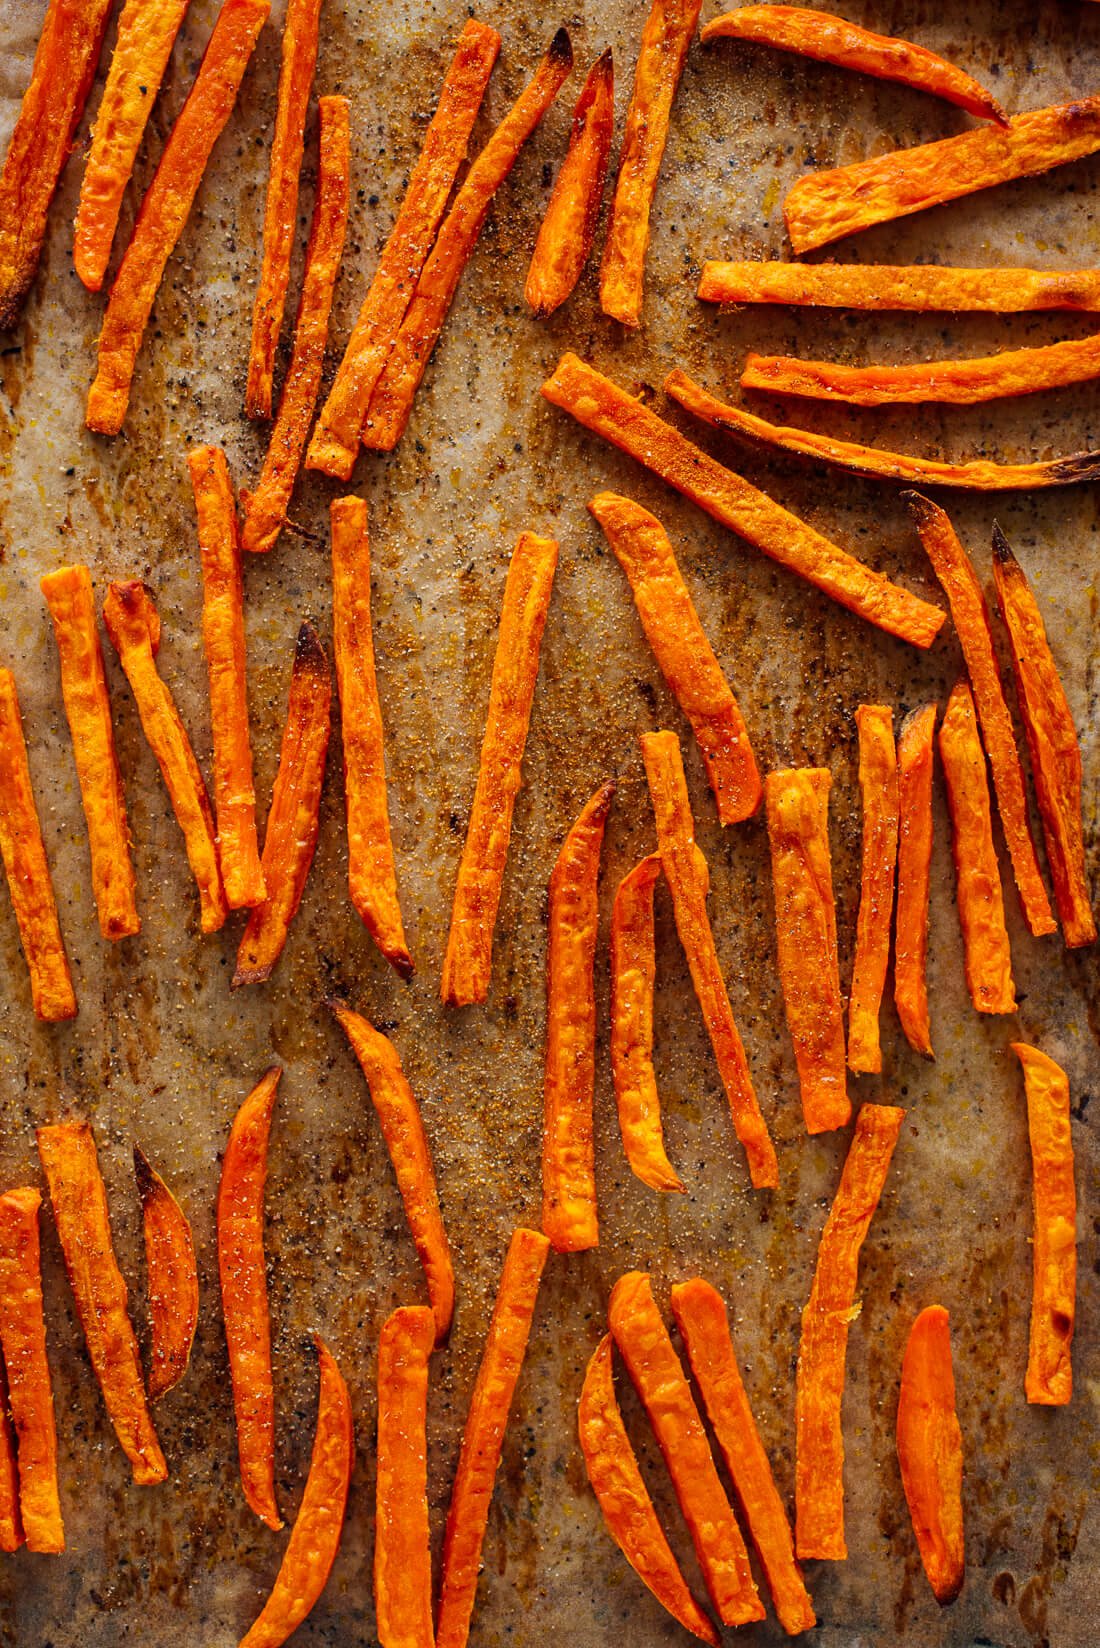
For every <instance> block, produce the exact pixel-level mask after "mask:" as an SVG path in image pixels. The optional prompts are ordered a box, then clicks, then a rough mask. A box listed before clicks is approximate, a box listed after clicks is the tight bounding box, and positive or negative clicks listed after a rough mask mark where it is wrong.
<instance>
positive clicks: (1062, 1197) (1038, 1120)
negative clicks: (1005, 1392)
mask: <svg viewBox="0 0 1100 1648" xmlns="http://www.w3.org/2000/svg"><path fill="white" fill-rule="evenodd" d="M1012 1051H1013V1052H1014V1053H1015V1054H1016V1057H1017V1058H1018V1059H1019V1061H1020V1064H1021V1066H1022V1068H1023V1072H1024V1087H1025V1090H1026V1092H1027V1130H1028V1135H1029V1137H1030V1139H1031V1170H1032V1202H1033V1206H1034V1209H1035V1235H1034V1240H1033V1244H1032V1254H1033V1266H1034V1285H1033V1289H1032V1295H1031V1343H1030V1348H1029V1351H1028V1359H1027V1377H1026V1380H1025V1389H1026V1391H1027V1399H1028V1401H1029V1402H1039V1403H1043V1404H1045V1405H1047V1406H1050V1407H1059V1406H1061V1405H1062V1404H1063V1403H1065V1402H1068V1401H1069V1399H1070V1397H1071V1396H1072V1395H1073V1363H1072V1361H1071V1359H1070V1349H1071V1346H1072V1344H1073V1321H1074V1316H1075V1314H1076V1301H1077V1192H1076V1189H1075V1186H1074V1174H1073V1135H1072V1133H1071V1132H1070V1120H1069V1081H1068V1079H1067V1077H1066V1073H1065V1071H1064V1070H1063V1069H1062V1068H1061V1067H1060V1066H1059V1065H1057V1064H1055V1062H1054V1060H1053V1059H1051V1058H1048V1057H1047V1055H1046V1054H1045V1053H1040V1052H1039V1050H1038V1048H1036V1047H1028V1046H1027V1044H1026V1043H1025V1042H1013V1044H1012Z"/></svg>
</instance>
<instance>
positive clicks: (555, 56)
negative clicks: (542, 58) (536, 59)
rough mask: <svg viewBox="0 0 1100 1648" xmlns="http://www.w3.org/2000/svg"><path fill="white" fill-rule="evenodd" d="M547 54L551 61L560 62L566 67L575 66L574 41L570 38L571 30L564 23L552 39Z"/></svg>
mask: <svg viewBox="0 0 1100 1648" xmlns="http://www.w3.org/2000/svg"><path fill="white" fill-rule="evenodd" d="M546 56H547V59H548V61H549V62H551V63H556V64H559V65H560V66H561V67H562V68H564V69H567V70H568V69H571V68H572V67H573V43H572V41H571V40H570V38H569V30H568V29H567V28H565V27H564V25H563V26H562V27H561V28H560V29H559V30H558V32H557V34H556V35H555V36H554V38H553V40H551V42H550V49H549V51H548V52H547V53H546Z"/></svg>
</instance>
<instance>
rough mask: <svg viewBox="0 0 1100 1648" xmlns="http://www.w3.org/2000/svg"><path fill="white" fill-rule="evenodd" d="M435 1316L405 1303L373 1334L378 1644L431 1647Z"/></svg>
mask: <svg viewBox="0 0 1100 1648" xmlns="http://www.w3.org/2000/svg"><path fill="white" fill-rule="evenodd" d="M434 1344H435V1318H434V1317H433V1315H432V1313H431V1311H430V1310H428V1309H427V1307H426V1306H424V1305H403V1306H401V1307H400V1308H399V1309H397V1310H395V1311H394V1312H393V1314H392V1315H391V1316H388V1317H387V1318H386V1320H385V1322H384V1323H383V1325H382V1332H381V1334H380V1335H379V1337H378V1451H377V1454H376V1461H377V1487H376V1492H375V1518H374V1615H375V1623H376V1629H377V1631H378V1641H379V1644H380V1648H433V1645H434V1642H435V1637H434V1633H433V1630H432V1557H431V1535H430V1531H429V1527H428V1439H427V1430H426V1427H427V1410H428V1360H429V1358H430V1356H431V1353H432V1346H433V1345H434Z"/></svg>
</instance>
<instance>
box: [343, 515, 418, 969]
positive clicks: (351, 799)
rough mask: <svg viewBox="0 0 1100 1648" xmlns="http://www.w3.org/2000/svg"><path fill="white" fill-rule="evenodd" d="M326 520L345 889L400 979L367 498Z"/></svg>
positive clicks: (402, 946) (407, 960) (408, 962)
mask: <svg viewBox="0 0 1100 1648" xmlns="http://www.w3.org/2000/svg"><path fill="white" fill-rule="evenodd" d="M330 520H331V526H332V652H333V657H334V659H335V662H336V686H337V690H338V691H339V695H340V731H341V735H342V738H343V744H344V792H345V803H346V806H347V820H348V887H349V889H350V891H351V902H352V903H353V904H354V906H355V908H356V910H357V911H358V913H359V915H360V917H361V918H362V921H363V924H364V926H365V927H366V929H367V931H368V933H369V934H370V936H371V938H372V939H373V940H374V942H375V944H377V946H378V948H379V949H380V950H381V952H382V954H383V955H384V956H385V958H386V960H387V961H388V962H389V963H390V965H391V966H392V967H393V968H395V969H396V971H397V972H398V973H400V975H401V977H402V978H410V977H411V976H412V970H413V964H412V957H411V956H410V955H409V947H408V945H407V944H406V942H405V929H404V927H403V925H402V922H401V906H400V905H399V903H398V901H397V870H396V867H395V865H394V861H393V843H392V841H391V840H390V814H389V803H388V800H387V797H386V755H385V746H384V743H383V737H382V706H381V705H380V703H379V701H378V683H377V681H376V679H375V674H374V637H373V634H372V630H371V607H370V539H369V537H368V534H367V505H366V500H365V499H363V498H334V499H333V501H332V507H331V510H330Z"/></svg>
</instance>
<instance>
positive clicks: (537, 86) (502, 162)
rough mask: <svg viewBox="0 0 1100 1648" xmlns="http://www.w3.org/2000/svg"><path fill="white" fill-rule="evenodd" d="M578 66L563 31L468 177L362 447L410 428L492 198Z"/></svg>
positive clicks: (390, 360) (377, 445)
mask: <svg viewBox="0 0 1100 1648" xmlns="http://www.w3.org/2000/svg"><path fill="white" fill-rule="evenodd" d="M572 67H573V48H572V47H571V46H570V44H569V36H568V34H567V33H566V31H565V30H564V29H559V30H558V32H557V34H555V36H554V38H553V40H552V41H551V42H550V47H549V50H548V51H547V53H546V56H545V57H544V58H543V60H542V62H541V63H540V64H539V67H538V69H537V70H536V72H535V75H534V78H533V79H532V80H531V81H530V82H529V84H528V85H527V86H526V87H525V88H524V90H523V91H522V92H521V93H520V95H519V97H518V98H517V99H516V102H515V103H514V104H513V105H512V107H511V109H509V111H508V113H507V114H506V115H505V117H504V119H503V120H502V121H501V123H500V125H499V126H498V127H497V129H496V131H495V132H494V133H493V135H492V137H490V139H489V141H488V143H486V145H485V147H484V149H482V151H481V153H480V154H479V155H478V157H477V159H476V160H475V161H474V163H473V165H472V166H471V167H470V170H469V171H468V172H467V174H466V178H465V181H464V182H463V184H462V187H461V188H460V189H459V191H458V193H457V195H456V196H455V199H454V204H453V205H452V207H451V209H450V211H449V212H448V213H447V216H446V217H445V218H444V220H443V223H442V226H441V228H440V230H439V237H438V239H437V240H436V243H435V245H434V246H433V247H432V249H431V252H430V254H429V255H428V258H427V261H426V262H425V264H424V267H423V269H422V270H421V271H420V275H419V278H418V279H417V282H416V290H415V291H414V293H413V295H412V298H411V300H410V302H409V306H408V308H407V310H406V311H405V316H404V319H403V320H402V322H401V325H400V327H399V329H398V332H397V336H396V338H395V339H394V344H393V349H392V350H391V352H390V354H389V356H388V357H387V359H386V364H385V366H384V367H383V369H382V373H381V376H380V377H379V379H378V382H377V384H376V385H375V388H374V392H373V394H372V395H371V399H370V406H369V408H368V410H367V416H366V421H365V423H364V425H363V445H364V446H366V447H369V448H370V449H371V450H372V451H375V452H391V451H392V450H393V448H394V447H395V446H396V445H397V443H398V441H399V440H400V439H401V436H402V435H403V434H404V432H405V425H406V424H407V423H408V421H409V416H410V414H411V412H412V409H413V401H414V400H415V399H416V392H417V390H418V389H419V387H420V382H421V379H422V378H423V376H424V373H425V371H426V370H427V366H428V361H429V360H430V359H431V355H432V351H433V349H434V348H435V346H436V344H437V343H438V341H439V335H440V333H441V332H442V330H443V323H444V321H445V320H446V319H447V314H448V312H449V310H450V307H451V304H452V302H453V300H454V295H455V292H456V291H457V290H458V283H459V281H460V280H461V278H462V272H463V270H464V269H465V267H466V265H467V263H469V261H470V258H471V257H472V256H473V252H474V248H475V246H476V245H477V242H478V238H479V237H480V235H481V230H482V228H483V226H484V223H485V219H486V217H487V215H488V212H489V207H490V205H491V204H492V201H493V196H494V195H495V194H496V192H497V190H498V189H499V188H500V186H501V184H502V183H503V182H504V180H505V178H506V177H507V176H508V174H509V172H510V171H511V170H512V167H513V166H514V165H515V163H516V160H517V159H518V157H519V152H520V150H521V149H522V147H523V145H524V144H525V143H526V141H527V139H528V138H529V137H530V136H531V133H532V132H533V131H534V130H535V128H536V126H538V124H539V122H540V121H541V119H542V117H543V115H544V114H545V113H546V111H547V109H548V108H549V107H550V105H551V103H553V101H554V99H555V97H556V96H557V95H558V92H559V91H560V90H561V87H562V85H563V83H564V81H565V80H566V79H567V77H568V75H569V72H570V70H571V69H572Z"/></svg>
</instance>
